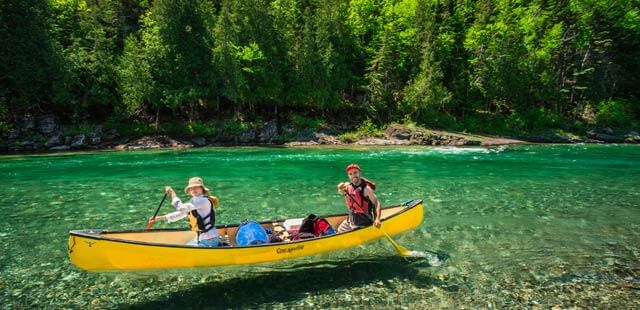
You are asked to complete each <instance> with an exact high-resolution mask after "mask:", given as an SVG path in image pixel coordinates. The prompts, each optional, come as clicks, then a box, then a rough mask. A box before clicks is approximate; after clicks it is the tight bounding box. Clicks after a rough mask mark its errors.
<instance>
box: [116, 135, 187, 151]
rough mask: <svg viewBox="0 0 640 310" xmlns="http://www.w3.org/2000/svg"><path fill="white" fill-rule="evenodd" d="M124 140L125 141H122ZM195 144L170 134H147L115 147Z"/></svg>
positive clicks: (120, 148) (184, 145)
mask: <svg viewBox="0 0 640 310" xmlns="http://www.w3.org/2000/svg"><path fill="white" fill-rule="evenodd" d="M122 142H124V141H122ZM192 146H193V144H191V143H190V142H188V141H187V142H182V141H178V140H175V139H173V138H171V137H168V136H147V137H142V138H139V139H136V140H133V141H131V142H128V143H126V144H119V145H117V146H115V147H114V149H116V150H142V149H160V148H189V147H192Z"/></svg>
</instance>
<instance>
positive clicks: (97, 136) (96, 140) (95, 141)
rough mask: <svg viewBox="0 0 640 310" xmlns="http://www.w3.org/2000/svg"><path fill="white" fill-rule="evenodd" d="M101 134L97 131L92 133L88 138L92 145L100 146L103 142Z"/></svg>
mask: <svg viewBox="0 0 640 310" xmlns="http://www.w3.org/2000/svg"><path fill="white" fill-rule="evenodd" d="M100 132H101V131H99V132H96V131H92V132H90V133H89V134H88V135H87V138H88V140H89V144H91V145H96V144H100V142H101V141H102V138H101V137H100Z"/></svg>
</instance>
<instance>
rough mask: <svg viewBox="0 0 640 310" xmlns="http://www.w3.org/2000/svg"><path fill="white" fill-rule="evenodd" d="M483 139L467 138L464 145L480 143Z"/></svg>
mask: <svg viewBox="0 0 640 310" xmlns="http://www.w3.org/2000/svg"><path fill="white" fill-rule="evenodd" d="M481 143H482V141H480V140H465V141H464V145H480V144H481Z"/></svg>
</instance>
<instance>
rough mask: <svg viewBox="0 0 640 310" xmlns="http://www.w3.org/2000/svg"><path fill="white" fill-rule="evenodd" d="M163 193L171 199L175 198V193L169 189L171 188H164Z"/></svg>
mask: <svg viewBox="0 0 640 310" xmlns="http://www.w3.org/2000/svg"><path fill="white" fill-rule="evenodd" d="M164 192H165V193H167V195H169V196H171V198H173V197H175V196H176V191H174V190H173V188H171V186H166V187H165V188H164Z"/></svg>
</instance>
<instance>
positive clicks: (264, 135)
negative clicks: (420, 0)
mask: <svg viewBox="0 0 640 310" xmlns="http://www.w3.org/2000/svg"><path fill="white" fill-rule="evenodd" d="M277 137H278V122H277V121H276V120H271V121H268V122H265V123H264V127H263V128H262V132H260V135H259V139H260V142H263V143H271V142H273V140H275V139H276V138H277Z"/></svg>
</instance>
